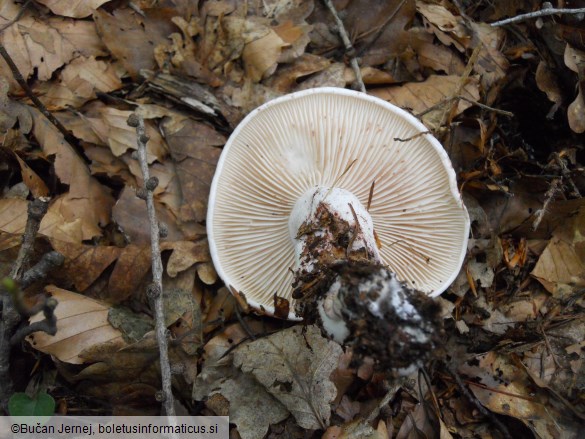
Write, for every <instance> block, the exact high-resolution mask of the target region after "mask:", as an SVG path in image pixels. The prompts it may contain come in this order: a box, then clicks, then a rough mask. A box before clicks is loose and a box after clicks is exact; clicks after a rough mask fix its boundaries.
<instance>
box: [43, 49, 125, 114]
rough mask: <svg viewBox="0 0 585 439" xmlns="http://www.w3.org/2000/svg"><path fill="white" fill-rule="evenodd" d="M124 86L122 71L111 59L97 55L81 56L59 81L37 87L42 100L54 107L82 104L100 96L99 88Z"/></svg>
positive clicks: (71, 64)
mask: <svg viewBox="0 0 585 439" xmlns="http://www.w3.org/2000/svg"><path fill="white" fill-rule="evenodd" d="M120 87H122V82H121V81H120V75H119V72H118V71H117V70H116V69H115V68H114V65H112V64H111V63H106V62H105V61H101V60H96V59H95V58H94V57H89V58H85V57H78V58H75V59H74V60H73V61H71V62H70V63H69V64H68V65H67V66H65V67H64V68H63V70H62V71H61V72H60V81H59V82H49V83H41V84H39V85H38V86H37V87H35V92H36V93H38V94H39V95H40V99H41V101H42V102H43V103H44V104H45V105H46V106H47V108H49V109H50V110H52V111H55V110H62V109H65V108H79V107H81V106H82V105H83V104H85V103H86V102H87V101H89V100H91V99H95V98H96V92H102V93H109V92H111V91H114V90H117V89H119V88H120Z"/></svg>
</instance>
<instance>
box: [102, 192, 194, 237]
mask: <svg viewBox="0 0 585 439" xmlns="http://www.w3.org/2000/svg"><path fill="white" fill-rule="evenodd" d="M133 186H134V185H133ZM133 186H130V185H127V186H125V187H124V189H122V193H121V194H120V195H119V197H118V200H117V201H116V204H115V206H114V208H113V209H112V219H113V220H114V221H115V222H116V224H117V225H118V226H119V227H120V228H121V229H122V232H123V233H124V236H125V237H126V238H127V240H128V242H129V243H130V244H135V245H150V223H149V221H148V212H147V210H146V203H145V202H144V200H142V199H140V198H138V197H137V196H136V189H135V187H133ZM154 207H155V211H156V215H157V219H158V221H159V222H161V223H164V224H165V225H166V227H167V232H168V233H167V236H166V238H165V241H167V242H175V241H182V240H183V239H185V235H184V234H183V233H182V232H181V230H179V228H178V226H177V224H176V221H177V220H176V218H175V216H174V215H173V214H172V213H171V212H170V211H169V208H168V207H167V206H166V205H165V204H163V203H161V202H160V201H159V199H158V197H155V200H154ZM204 233H205V231H204V230H203V231H202V233H201V234H202V235H203V234H204ZM196 238H197V237H196V236H189V239H196Z"/></svg>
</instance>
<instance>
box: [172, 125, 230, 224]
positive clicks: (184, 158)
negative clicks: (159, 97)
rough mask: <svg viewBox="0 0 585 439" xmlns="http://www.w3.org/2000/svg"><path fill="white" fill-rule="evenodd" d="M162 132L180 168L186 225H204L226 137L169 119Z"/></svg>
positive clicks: (183, 214)
mask: <svg viewBox="0 0 585 439" xmlns="http://www.w3.org/2000/svg"><path fill="white" fill-rule="evenodd" d="M162 130H163V133H164V136H165V138H166V141H167V143H168V145H169V148H170V152H171V156H172V158H173V161H174V163H175V166H176V173H177V177H178V179H179V182H180V185H181V189H180V193H181V195H182V200H181V212H180V218H181V220H182V221H197V222H199V221H202V220H204V219H205V216H206V212H207V194H208V193H209V188H210V186H211V179H212V178H213V174H214V172H215V165H216V163H217V160H218V159H219V155H220V153H221V150H220V149H219V148H216V146H220V145H223V144H224V143H225V140H226V139H225V137H224V136H223V135H221V134H220V133H218V132H217V131H215V130H214V129H213V128H211V127H210V126H209V125H207V124H204V123H202V122H196V121H194V120H192V119H178V118H175V119H171V118H169V119H167V120H165V121H163V123H162Z"/></svg>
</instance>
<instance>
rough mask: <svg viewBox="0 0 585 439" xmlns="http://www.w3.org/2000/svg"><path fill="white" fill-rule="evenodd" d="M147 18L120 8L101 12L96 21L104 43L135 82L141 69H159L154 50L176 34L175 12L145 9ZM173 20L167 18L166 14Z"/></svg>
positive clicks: (94, 17) (95, 15)
mask: <svg viewBox="0 0 585 439" xmlns="http://www.w3.org/2000/svg"><path fill="white" fill-rule="evenodd" d="M143 12H144V14H145V15H144V16H142V15H140V14H138V13H136V12H134V11H133V10H132V9H123V8H118V9H115V10H114V11H113V13H112V14H110V13H108V12H107V11H105V10H103V9H98V10H97V11H95V12H94V14H93V19H94V21H95V24H96V26H97V29H98V32H99V33H100V35H101V37H102V41H103V43H104V44H105V45H106V46H107V47H108V50H109V51H110V52H111V53H112V55H114V56H115V57H116V58H117V59H118V60H119V61H120V62H121V63H122V65H123V66H124V68H125V69H126V70H127V71H128V73H129V74H130V76H131V77H132V78H134V79H137V78H138V77H139V73H140V70H141V69H149V70H153V69H155V68H156V63H155V60H154V53H153V48H154V47H156V46H157V45H159V44H161V43H165V42H166V39H167V37H168V36H169V35H170V34H171V33H173V32H176V30H177V29H176V27H175V25H174V24H173V23H172V21H171V18H172V12H173V11H172V10H170V11H169V10H165V9H156V8H155V9H145V10H143ZM169 13H170V14H171V16H167V14H169Z"/></svg>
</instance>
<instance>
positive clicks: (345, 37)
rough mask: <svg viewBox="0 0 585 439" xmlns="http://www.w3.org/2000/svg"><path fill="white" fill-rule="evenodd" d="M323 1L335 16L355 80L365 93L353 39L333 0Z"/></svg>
mask: <svg viewBox="0 0 585 439" xmlns="http://www.w3.org/2000/svg"><path fill="white" fill-rule="evenodd" d="M323 3H325V6H327V8H329V11H330V12H331V15H333V18H334V19H335V24H336V26H337V32H339V36H340V37H341V41H342V42H343V45H344V46H345V53H346V54H347V56H349V63H350V64H351V68H352V69H353V72H354V74H355V80H356V82H357V83H358V86H359V88H360V91H361V92H362V93H365V92H366V86H365V85H364V80H363V78H362V72H361V71H360V66H359V64H358V61H357V58H356V53H355V49H354V48H353V45H352V44H351V40H350V39H349V36H348V35H347V31H346V30H345V26H344V25H343V21H341V18H339V14H338V13H337V10H336V9H335V6H334V5H333V3H332V2H331V0H323Z"/></svg>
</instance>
